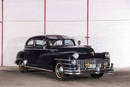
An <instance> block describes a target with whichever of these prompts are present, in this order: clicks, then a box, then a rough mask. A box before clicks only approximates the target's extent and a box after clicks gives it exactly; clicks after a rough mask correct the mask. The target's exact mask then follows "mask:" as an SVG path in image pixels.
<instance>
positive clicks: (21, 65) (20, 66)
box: [18, 61, 28, 73]
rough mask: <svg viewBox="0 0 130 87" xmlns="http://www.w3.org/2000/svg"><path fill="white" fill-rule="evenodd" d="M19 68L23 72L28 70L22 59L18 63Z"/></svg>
mask: <svg viewBox="0 0 130 87" xmlns="http://www.w3.org/2000/svg"><path fill="white" fill-rule="evenodd" d="M18 70H19V71H20V72H22V73H25V72H27V71H28V69H27V68H26V67H24V66H23V63H22V61H19V63H18Z"/></svg>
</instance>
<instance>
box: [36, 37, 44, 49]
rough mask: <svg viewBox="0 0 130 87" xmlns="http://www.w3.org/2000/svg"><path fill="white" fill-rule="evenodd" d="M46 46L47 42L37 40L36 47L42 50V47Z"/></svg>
mask: <svg viewBox="0 0 130 87" xmlns="http://www.w3.org/2000/svg"><path fill="white" fill-rule="evenodd" d="M45 45H46V41H45V40H43V39H41V40H40V39H36V40H35V47H39V48H41V47H44V46H45Z"/></svg>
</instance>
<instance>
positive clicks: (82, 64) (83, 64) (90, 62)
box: [76, 59, 109, 70]
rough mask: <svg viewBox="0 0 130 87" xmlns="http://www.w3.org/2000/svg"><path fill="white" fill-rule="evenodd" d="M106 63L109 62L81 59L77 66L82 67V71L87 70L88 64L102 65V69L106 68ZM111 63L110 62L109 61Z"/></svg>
mask: <svg viewBox="0 0 130 87" xmlns="http://www.w3.org/2000/svg"><path fill="white" fill-rule="evenodd" d="M104 61H108V60H104V59H80V60H76V62H77V65H80V69H81V70H85V68H86V64H88V63H89V64H96V65H98V64H101V65H102V67H104ZM108 62H109V61H108Z"/></svg>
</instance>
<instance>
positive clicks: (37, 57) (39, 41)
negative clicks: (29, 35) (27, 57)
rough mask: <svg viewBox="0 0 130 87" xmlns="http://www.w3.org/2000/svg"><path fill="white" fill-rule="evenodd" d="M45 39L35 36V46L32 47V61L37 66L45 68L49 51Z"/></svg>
mask: <svg viewBox="0 0 130 87" xmlns="http://www.w3.org/2000/svg"><path fill="white" fill-rule="evenodd" d="M46 45H47V44H46V39H45V38H35V46H34V48H35V49H36V50H34V56H33V58H34V60H33V61H34V63H35V65H36V66H37V67H39V68H46V65H47V64H46V62H47V61H48V60H46V59H47V55H46V54H47V53H49V50H48V49H46Z"/></svg>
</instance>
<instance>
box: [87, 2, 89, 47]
mask: <svg viewBox="0 0 130 87" xmlns="http://www.w3.org/2000/svg"><path fill="white" fill-rule="evenodd" d="M87 45H89V0H87Z"/></svg>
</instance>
